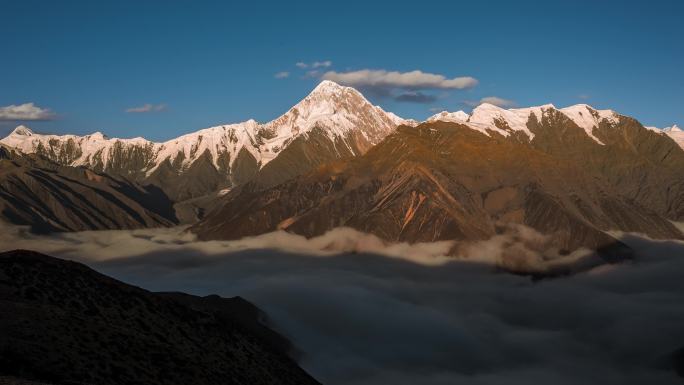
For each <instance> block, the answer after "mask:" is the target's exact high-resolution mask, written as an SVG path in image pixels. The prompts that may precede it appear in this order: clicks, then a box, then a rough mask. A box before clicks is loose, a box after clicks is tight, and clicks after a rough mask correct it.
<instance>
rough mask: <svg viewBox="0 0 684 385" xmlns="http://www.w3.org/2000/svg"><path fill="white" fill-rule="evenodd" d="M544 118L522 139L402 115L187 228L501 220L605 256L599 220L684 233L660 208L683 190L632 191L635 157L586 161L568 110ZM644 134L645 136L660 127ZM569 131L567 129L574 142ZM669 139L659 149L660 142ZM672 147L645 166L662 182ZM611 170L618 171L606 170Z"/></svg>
mask: <svg viewBox="0 0 684 385" xmlns="http://www.w3.org/2000/svg"><path fill="white" fill-rule="evenodd" d="M558 118H559V119H560V118H561V117H558ZM553 119H554V116H552V115H551V116H550V117H548V118H545V119H543V121H542V122H541V124H539V125H538V127H535V126H533V125H530V127H531V128H532V130H533V131H535V132H537V133H538V134H537V136H536V137H535V138H534V139H533V141H532V142H531V143H530V141H529V140H527V138H526V137H525V138H522V137H521V136H519V135H511V136H509V137H504V136H502V135H499V134H497V133H494V132H491V133H490V136H487V135H485V134H483V133H481V132H478V131H475V130H473V129H471V128H469V127H467V126H466V125H463V124H458V123H447V122H439V121H437V122H433V123H426V124H422V125H420V126H418V127H407V126H404V127H400V128H399V129H398V130H397V132H396V133H394V134H392V135H390V136H389V137H387V138H386V139H385V140H384V141H383V142H381V143H380V144H379V145H377V146H376V147H374V148H372V149H371V150H370V151H368V153H366V154H365V155H363V156H360V157H358V158H355V159H352V160H349V161H347V162H334V163H329V164H327V165H325V166H323V167H320V168H319V169H317V170H316V171H314V172H310V173H308V174H305V175H303V176H301V177H298V178H295V179H293V180H291V181H288V182H286V183H283V184H281V185H278V186H275V187H273V188H270V189H266V190H263V191H261V190H260V189H258V188H257V187H256V186H254V185H253V184H248V185H246V186H244V188H242V189H236V190H235V191H232V192H231V194H228V195H227V196H226V197H224V202H223V206H221V207H220V208H218V209H216V210H215V211H214V212H213V213H211V214H210V215H209V216H208V217H207V218H206V219H205V220H204V221H201V222H200V223H198V224H197V225H196V226H194V227H193V228H192V231H194V232H196V233H197V234H198V235H199V236H200V237H201V238H203V239H235V238H240V237H243V236H247V235H256V234H261V233H265V232H269V231H274V230H279V229H281V230H286V231H288V232H293V233H297V234H301V235H305V236H308V237H310V236H316V235H320V234H323V233H325V232H326V231H328V230H330V229H332V228H334V227H339V226H348V227H352V228H355V229H358V230H361V231H364V232H369V233H373V234H375V235H378V236H380V237H381V238H383V239H386V240H388V241H408V242H425V241H438V240H454V239H455V240H481V239H487V238H489V237H491V236H492V235H494V234H496V233H497V232H498V231H500V227H501V225H505V224H507V223H518V224H523V225H526V226H529V227H532V228H534V229H536V230H537V231H539V232H541V233H543V234H548V235H549V236H551V237H552V238H553V240H554V242H555V244H556V245H557V247H558V248H559V249H560V251H561V252H564V251H569V250H574V249H577V248H579V247H588V248H591V249H594V250H601V251H603V252H604V254H605V255H607V256H610V255H612V254H614V252H622V251H624V247H623V246H622V245H620V244H619V242H617V241H616V240H615V239H613V238H612V237H611V236H609V235H607V234H606V233H605V232H604V231H605V230H622V231H633V232H641V233H644V234H648V235H649V236H652V237H654V238H681V237H682V234H681V232H680V231H679V230H677V229H676V228H675V227H674V226H673V225H672V223H670V222H669V221H668V218H672V219H676V215H675V216H668V214H672V213H675V214H676V210H675V211H670V210H664V209H663V208H664V207H672V204H676V203H677V202H679V203H680V204H681V202H682V201H684V197H683V196H682V195H681V190H675V191H671V192H670V193H669V194H670V195H667V198H664V199H669V201H668V202H670V203H663V204H661V203H657V204H656V203H649V202H648V200H647V199H644V198H642V199H637V198H639V197H640V195H639V194H633V193H630V191H628V190H627V187H628V186H629V183H628V182H626V181H624V180H623V179H621V178H627V177H628V176H629V178H631V180H632V183H636V180H637V179H638V175H634V174H633V173H634V172H635V171H634V169H633V168H630V167H621V166H620V164H621V163H620V161H618V160H614V161H612V162H608V161H607V160H606V157H607V156H606V155H597V156H596V159H595V161H593V163H592V162H589V163H587V162H585V161H584V160H585V159H584V158H585V155H584V154H587V156H588V154H593V153H595V152H597V151H598V149H596V148H595V147H594V146H593V143H595V142H591V139H590V138H589V137H587V136H586V134H585V133H584V132H583V131H581V129H580V128H579V127H577V126H576V125H575V126H574V127H573V126H572V125H567V124H566V123H567V122H561V124H563V128H562V130H563V132H564V136H561V137H560V138H559V139H556V137H554V138H549V136H551V135H546V136H545V133H544V131H545V130H546V131H547V132H549V131H551V130H558V129H559V128H558V124H557V122H555V121H554V120H553ZM610 129H611V130H615V131H614V132H618V133H619V131H617V129H616V128H614V127H612V128H610ZM642 129H643V128H642ZM643 130H644V131H645V129H643ZM580 134H581V135H584V137H585V138H586V140H585V138H584V137H582V136H580ZM642 134H643V135H648V134H647V133H643V132H642ZM606 135H609V134H606ZM618 135H624V134H622V133H619V134H618ZM653 136H654V138H652V140H654V141H655V140H659V139H661V138H660V137H655V136H656V134H653ZM571 140H575V141H576V143H573V144H572V146H571V145H570V141H571ZM662 140H664V141H668V140H669V139H667V138H662ZM606 141H608V139H607V138H606ZM590 142H591V143H590ZM618 143H620V144H619V145H618V144H613V143H610V144H607V145H606V146H602V147H606V148H604V149H602V150H604V151H606V150H607V151H609V153H612V154H615V155H614V156H615V157H617V158H619V159H622V161H625V159H624V158H628V157H632V156H634V152H635V151H637V152H638V150H634V149H632V148H630V147H629V146H627V145H624V144H623V143H622V142H618ZM668 144H669V142H668V143H665V145H664V149H663V151H665V152H668V148H670V147H671V146H668ZM583 146H584V147H583ZM596 146H599V145H598V144H596ZM623 147H627V148H629V150H628V149H624V148H623ZM558 148H562V150H559V149H558ZM578 148H582V149H581V150H579V149H578ZM573 151H577V152H573ZM677 151H679V152H681V154H677V153H675V148H674V147H672V148H670V151H669V152H668V153H669V154H670V157H661V158H660V160H659V162H658V163H656V162H655V161H651V164H650V165H649V167H651V169H649V170H652V169H654V168H662V169H663V170H665V171H667V172H669V178H670V179H667V177H666V176H665V175H666V173H665V172H663V173H661V174H660V175H661V176H660V178H661V182H663V181H666V182H667V185H665V186H664V188H665V189H668V187H667V186H668V185H674V186H676V185H678V184H679V185H680V186H681V182H680V180H681V178H679V179H678V178H677V177H676V173H675V172H674V170H681V171H684V168H680V166H679V164H680V163H679V162H680V158H682V157H684V152H682V151H681V150H680V149H678V148H677ZM645 152H648V151H645ZM649 156H651V157H652V158H653V159H658V158H659V157H660V155H649ZM645 157H646V156H645V155H644V156H643V157H642V158H645ZM637 159H638V160H637V161H640V162H646V161H645V160H642V159H639V158H637ZM580 160H582V161H580ZM602 162H603V163H605V164H606V165H605V166H604V168H601V165H602V164H603V163H602ZM610 165H614V166H613V167H609V166H610ZM620 171H622V175H623V177H621V176H620V175H617V176H615V177H613V178H612V179H611V178H608V177H604V174H605V175H607V174H610V173H618V172H620ZM681 171H680V175H681ZM630 175H631V176H630ZM618 180H619V181H622V183H617V181H618ZM661 186H663V185H662V184H661ZM649 188H651V189H655V188H656V187H649ZM635 189H636V188H635ZM670 190H672V189H670ZM677 191H679V192H677ZM609 250H613V251H611V252H609Z"/></svg>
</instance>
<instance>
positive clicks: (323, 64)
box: [295, 60, 332, 69]
mask: <svg viewBox="0 0 684 385" xmlns="http://www.w3.org/2000/svg"><path fill="white" fill-rule="evenodd" d="M295 65H296V66H297V67H299V68H301V69H307V68H328V67H330V66H332V61H330V60H323V61H315V62H311V63H304V62H301V61H300V62H298V63H296V64H295Z"/></svg>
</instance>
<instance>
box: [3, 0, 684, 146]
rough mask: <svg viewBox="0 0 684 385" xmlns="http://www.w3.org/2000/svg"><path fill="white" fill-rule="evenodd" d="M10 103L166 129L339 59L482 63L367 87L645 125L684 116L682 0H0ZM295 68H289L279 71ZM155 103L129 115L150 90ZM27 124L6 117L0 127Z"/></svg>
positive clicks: (287, 87)
mask: <svg viewBox="0 0 684 385" xmlns="http://www.w3.org/2000/svg"><path fill="white" fill-rule="evenodd" d="M0 3H1V5H2V7H1V9H2V12H0V34H1V36H2V37H3V39H2V45H1V46H0V107H2V106H8V105H12V104H22V103H27V102H33V103H35V104H36V105H37V106H39V107H42V108H49V109H51V110H52V111H54V112H55V113H56V114H57V119H56V120H53V121H42V122H27V124H28V125H29V126H31V127H34V128H35V129H36V130H38V131H43V132H55V133H67V132H68V133H77V134H84V133H90V132H93V131H98V130H99V131H102V132H105V133H106V134H108V135H110V136H119V137H130V136H138V135H142V136H145V137H147V138H150V139H155V140H161V139H169V138H171V137H174V136H177V135H180V134H182V133H186V132H190V131H194V130H197V129H200V128H204V127H208V126H211V125H216V124H223V123H230V122H237V121H243V120H246V119H249V118H254V119H256V120H259V121H267V120H270V119H272V118H275V117H276V116H278V115H279V114H281V113H283V112H285V111H286V110H287V109H288V108H289V107H291V106H292V105H293V104H294V103H296V102H297V101H298V100H299V99H301V98H302V97H304V96H305V95H306V94H307V93H308V92H309V91H310V90H311V88H313V87H314V86H315V85H316V83H317V82H318V79H316V78H305V76H304V74H305V71H304V70H301V69H299V68H298V67H296V66H295V63H297V62H307V63H311V62H314V61H324V60H330V61H332V66H331V67H329V68H328V69H329V70H335V71H338V72H344V71H351V70H360V69H385V70H396V71H402V72H404V71H410V70H421V71H424V72H430V73H436V74H442V75H444V76H446V77H448V78H452V77H459V76H472V77H475V78H477V79H478V80H479V85H478V86H476V87H474V88H471V89H467V90H450V91H446V92H445V91H440V90H433V91H429V90H428V91H429V92H431V93H432V94H433V95H434V96H437V97H438V100H436V101H435V102H432V103H428V104H425V103H406V102H403V103H401V102H397V101H394V100H391V99H388V98H381V97H377V96H376V97H374V96H371V95H368V96H369V99H371V101H373V102H374V103H377V104H380V105H381V106H383V107H384V108H386V109H388V110H391V111H393V112H395V113H397V114H399V115H401V116H404V117H411V118H416V119H423V118H425V117H427V116H428V115H431V114H432V112H430V109H434V108H445V109H448V110H458V109H466V110H468V109H469V108H470V107H468V106H467V105H466V104H465V103H464V101H476V100H479V99H480V98H482V97H486V96H498V97H501V98H505V99H509V100H512V101H514V102H515V103H516V104H517V105H520V106H528V105H538V104H544V103H554V104H555V105H556V106H559V107H560V106H566V105H570V104H576V103H582V102H585V103H588V104H591V105H593V106H595V107H598V108H612V109H615V110H617V111H619V112H621V113H624V114H628V115H632V116H634V117H636V118H638V119H639V120H641V121H642V123H644V124H648V125H656V126H669V125H671V124H673V123H678V124H680V125H682V124H683V123H684V96H683V95H684V28H683V27H682V19H683V15H684V1H679V0H670V1H660V0H649V1H577V0H575V1H549V0H546V1H488V2H479V1H478V2H476V1H468V2H457V1H451V2H447V1H444V2H437V1H434V2H433V1H427V0H421V1H415V2H397V1H386V2H383V1H376V2H372V4H370V1H365V2H364V1H344V2H342V1H334V2H332V1H330V2H328V1H296V2H294V1H293V2H284V1H278V2H275V1H273V2H265V1H263V2H262V1H249V2H240V3H241V4H239V5H236V4H232V2H224V1H222V2H219V1H216V2H210V1H206V2H199V1H197V2H191V1H109V2H105V1H32V0H21V1H9V0H0ZM280 71H288V72H290V76H289V77H287V78H284V79H276V78H275V77H274V74H276V73H277V72H280ZM147 103H150V104H155V105H156V104H164V105H166V109H165V110H163V111H159V112H150V113H127V112H125V110H126V109H128V108H132V107H138V106H141V105H144V104H147ZM18 123H19V122H0V134H3V135H4V134H6V133H7V132H8V130H10V129H11V128H12V127H14V126H15V125H17V124H18Z"/></svg>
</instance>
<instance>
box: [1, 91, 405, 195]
mask: <svg viewBox="0 0 684 385" xmlns="http://www.w3.org/2000/svg"><path fill="white" fill-rule="evenodd" d="M403 123H406V121H405V120H403V119H401V118H399V117H397V116H396V115H394V114H392V113H388V112H385V111H383V110H382V109H381V108H380V107H378V106H374V105H372V104H371V103H369V102H368V100H366V99H365V98H364V97H363V95H361V94H360V93H359V92H358V91H356V90H355V89H353V88H350V87H343V86H340V85H338V84H336V83H334V82H331V81H323V82H322V83H320V84H319V85H318V86H317V87H316V88H315V89H314V90H313V91H312V92H311V93H310V94H309V95H308V96H306V97H305V98H304V99H303V100H302V101H300V102H299V103H297V104H296V105H295V106H294V107H292V108H291V109H290V110H289V111H287V112H286V113H285V114H283V115H282V116H280V117H278V118H277V119H275V120H272V121H270V122H268V123H264V124H260V123H257V122H256V121H254V120H248V121H245V122H242V123H237V124H230V125H222V126H216V127H211V128H207V129H203V130H199V131H197V132H193V133H191V134H187V135H183V136H181V137H178V138H175V139H172V140H169V141H166V142H163V143H155V142H151V141H148V140H145V139H143V138H133V139H118V138H108V137H106V136H104V135H103V134H102V133H99V132H97V133H94V134H91V135H86V136H75V135H61V136H58V135H41V134H36V133H34V132H33V131H31V130H30V129H29V128H27V127H24V126H20V127H17V128H16V129H15V130H14V131H13V132H12V133H11V134H10V135H9V136H7V137H6V138H3V139H2V140H0V143H3V144H5V145H7V146H10V147H14V148H16V149H18V150H20V151H22V152H24V153H37V154H40V155H42V156H44V157H46V158H48V159H50V160H52V161H54V162H57V163H59V164H62V165H69V166H85V167H88V168H90V169H91V170H93V171H96V172H105V173H108V174H110V175H120V176H125V177H128V178H131V179H133V180H136V181H138V182H141V183H143V184H148V183H151V184H155V185H156V186H158V187H160V188H162V189H163V190H164V191H165V192H166V193H167V194H168V195H169V196H171V197H172V198H173V199H174V200H176V201H181V200H184V199H189V198H195V197H199V196H202V195H205V194H207V193H210V192H213V191H217V190H219V189H222V188H230V187H233V186H235V185H238V184H241V183H243V182H245V181H248V180H251V179H252V178H253V177H254V176H255V175H256V174H257V171H259V170H261V169H264V170H263V172H262V173H260V176H259V181H260V183H262V184H263V185H274V184H277V183H280V182H282V181H285V180H287V179H289V178H290V177H292V176H296V175H299V174H300V173H301V172H305V171H309V170H310V169H311V167H313V166H317V165H319V164H321V163H322V162H326V161H329V160H334V159H340V158H347V157H350V156H355V155H359V154H363V153H364V152H366V151H367V150H368V149H369V148H370V147H372V146H373V145H375V144H377V143H378V142H380V140H382V139H383V138H384V137H385V136H386V135H388V134H389V133H390V132H391V131H392V130H393V129H394V128H395V127H396V126H397V125H398V124H403Z"/></svg>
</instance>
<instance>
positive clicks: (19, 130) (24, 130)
mask: <svg viewBox="0 0 684 385" xmlns="http://www.w3.org/2000/svg"><path fill="white" fill-rule="evenodd" d="M10 135H20V136H31V135H33V131H31V129H30V128H28V127H26V126H24V125H20V126H17V127H16V128H15V129H14V130H12V132H11V133H10Z"/></svg>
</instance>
